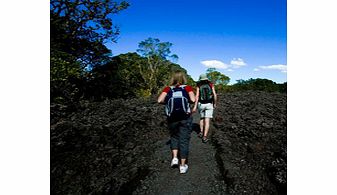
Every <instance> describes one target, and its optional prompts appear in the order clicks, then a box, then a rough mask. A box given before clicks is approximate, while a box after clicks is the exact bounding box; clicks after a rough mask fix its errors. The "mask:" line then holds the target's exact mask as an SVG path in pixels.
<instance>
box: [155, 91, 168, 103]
mask: <svg viewBox="0 0 337 195" xmlns="http://www.w3.org/2000/svg"><path fill="white" fill-rule="evenodd" d="M166 95H167V93H166V92H164V91H163V92H161V94H160V95H159V97H158V100H157V101H158V103H159V104H164V103H165V102H164V101H165V97H166Z"/></svg>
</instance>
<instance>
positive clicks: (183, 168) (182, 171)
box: [179, 164, 188, 173]
mask: <svg viewBox="0 0 337 195" xmlns="http://www.w3.org/2000/svg"><path fill="white" fill-rule="evenodd" d="M179 169H180V173H186V172H187V170H188V165H187V164H185V165H184V166H182V165H180V167H179Z"/></svg>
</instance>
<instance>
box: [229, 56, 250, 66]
mask: <svg viewBox="0 0 337 195" xmlns="http://www.w3.org/2000/svg"><path fill="white" fill-rule="evenodd" d="M231 65H232V66H233V67H234V68H239V67H242V66H246V65H247V63H246V62H244V61H243V59H242V58H233V59H232V60H231Z"/></svg>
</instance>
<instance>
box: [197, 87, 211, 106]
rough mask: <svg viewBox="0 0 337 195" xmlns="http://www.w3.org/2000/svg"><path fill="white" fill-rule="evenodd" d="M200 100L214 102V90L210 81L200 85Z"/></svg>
mask: <svg viewBox="0 0 337 195" xmlns="http://www.w3.org/2000/svg"><path fill="white" fill-rule="evenodd" d="M199 94H200V95H199V102H200V103H203V104H205V103H212V102H213V92H212V88H211V86H210V84H209V83H205V84H202V85H200V87H199Z"/></svg>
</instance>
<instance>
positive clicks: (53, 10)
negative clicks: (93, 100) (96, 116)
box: [50, 0, 129, 102]
mask: <svg viewBox="0 0 337 195" xmlns="http://www.w3.org/2000/svg"><path fill="white" fill-rule="evenodd" d="M128 5H129V4H128V3H126V2H125V1H123V2H121V3H117V2H115V1H111V0H105V1H98V0H65V1H60V0H51V1H50V30H51V39H50V43H51V54H50V64H51V72H50V76H51V100H52V101H62V102H67V101H70V102H73V101H76V100H78V99H79V98H81V97H83V96H84V93H85V91H88V89H87V88H88V86H87V82H88V81H89V80H90V78H87V76H86V71H87V70H90V69H92V68H94V67H96V66H100V65H103V64H107V63H108V62H109V61H110V58H111V57H110V56H111V51H110V50H109V49H108V48H106V46H105V45H104V42H105V41H115V40H116V38H117V36H118V34H119V28H118V27H116V26H115V25H113V23H112V18H111V15H112V14H116V13H118V12H119V11H121V10H123V9H125V8H127V7H128Z"/></svg>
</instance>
